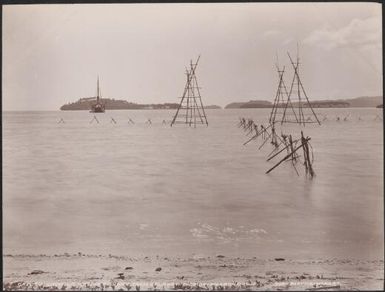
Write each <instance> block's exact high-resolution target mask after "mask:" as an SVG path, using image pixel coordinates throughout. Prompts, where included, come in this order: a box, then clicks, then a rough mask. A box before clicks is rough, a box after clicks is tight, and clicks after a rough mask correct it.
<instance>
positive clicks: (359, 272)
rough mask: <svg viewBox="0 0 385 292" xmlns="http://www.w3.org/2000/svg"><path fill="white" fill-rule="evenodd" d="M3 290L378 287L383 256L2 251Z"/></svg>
mask: <svg viewBox="0 0 385 292" xmlns="http://www.w3.org/2000/svg"><path fill="white" fill-rule="evenodd" d="M3 260H4V275H3V276H4V278H3V282H4V283H3V289H4V290H98V291H101V290H116V291H128V290H131V291H138V290H309V291H319V290H327V291H333V290H382V289H383V288H384V284H383V283H384V276H383V275H384V261H383V260H370V261H369V260H367V261H365V260H357V259H354V260H353V259H335V258H334V259H313V260H292V259H283V258H272V259H258V258H255V257H254V258H231V257H227V256H224V255H216V256H214V257H203V256H202V257H200V256H197V255H194V256H191V257H183V258H182V257H163V256H162V257H161V256H154V257H140V258H138V257H128V256H114V255H88V254H82V253H78V254H68V253H65V254H56V255H9V254H8V255H4V257H3Z"/></svg>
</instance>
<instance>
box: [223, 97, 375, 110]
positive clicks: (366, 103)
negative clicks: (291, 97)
mask: <svg viewBox="0 0 385 292" xmlns="http://www.w3.org/2000/svg"><path fill="white" fill-rule="evenodd" d="M380 103H382V96H362V97H356V98H350V99H331V100H313V101H312V100H311V101H310V105H311V106H312V107H314V108H328V107H329V108H339V107H376V106H377V105H378V104H380ZM292 104H293V106H298V102H293V103H292ZM307 106H308V104H307V102H302V107H307ZM272 107H273V103H272V102H271V101H267V100H250V101H247V102H233V103H230V104H228V105H226V106H225V109H232V108H272ZM280 107H285V104H282V105H280Z"/></svg>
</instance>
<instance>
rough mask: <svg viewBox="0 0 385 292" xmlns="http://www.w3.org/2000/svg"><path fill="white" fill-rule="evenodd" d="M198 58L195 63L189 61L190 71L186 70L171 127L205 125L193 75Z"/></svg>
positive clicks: (200, 99) (203, 111) (202, 108)
mask: <svg viewBox="0 0 385 292" xmlns="http://www.w3.org/2000/svg"><path fill="white" fill-rule="evenodd" d="M199 59H200V56H199V57H198V59H197V61H196V62H195V63H193V62H192V60H191V61H190V69H189V70H187V69H186V77H187V81H186V85H185V88H184V91H183V95H182V97H181V101H180V104H179V107H178V109H177V111H176V113H175V116H174V118H173V119H172V121H171V127H172V126H173V125H174V124H187V125H189V126H190V127H191V126H194V127H196V125H197V123H198V124H206V125H207V126H208V125H209V124H208V122H207V117H206V113H205V110H204V107H203V103H202V98H201V94H200V90H199V89H200V87H199V86H198V81H197V78H196V75H195V70H196V68H197V66H198V62H199Z"/></svg>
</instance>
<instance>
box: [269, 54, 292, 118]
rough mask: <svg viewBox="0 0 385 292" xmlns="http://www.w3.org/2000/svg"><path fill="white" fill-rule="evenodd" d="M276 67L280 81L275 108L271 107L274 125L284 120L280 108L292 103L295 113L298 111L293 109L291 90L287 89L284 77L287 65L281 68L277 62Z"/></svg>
mask: <svg viewBox="0 0 385 292" xmlns="http://www.w3.org/2000/svg"><path fill="white" fill-rule="evenodd" d="M276 68H277V73H278V79H279V82H278V89H277V93H276V95H275V99H274V104H273V108H272V109H271V113H270V117H269V124H273V125H274V124H275V123H276V122H277V120H278V119H281V123H283V122H284V119H283V116H282V113H281V114H279V111H278V109H279V108H283V107H285V106H286V104H287V103H290V107H291V109H292V110H293V114H294V115H296V113H295V111H294V109H293V105H292V104H291V102H290V99H289V92H288V90H287V87H286V84H285V81H284V79H283V75H284V73H285V66H283V68H282V70H281V69H280V68H279V65H278V62H277V64H276Z"/></svg>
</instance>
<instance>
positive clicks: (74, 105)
mask: <svg viewBox="0 0 385 292" xmlns="http://www.w3.org/2000/svg"><path fill="white" fill-rule="evenodd" d="M100 102H101V103H102V104H105V105H106V110H125V109H127V110H130V109H177V108H178V106H179V104H177V103H162V104H138V103H133V102H128V101H127V100H116V99H113V98H112V99H110V98H101V99H100ZM93 103H95V98H94V97H85V98H81V99H79V100H78V101H76V102H71V103H67V104H65V105H63V106H61V107H60V110H62V111H74V110H89V109H90V108H91V105H92V104H93Z"/></svg>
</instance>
